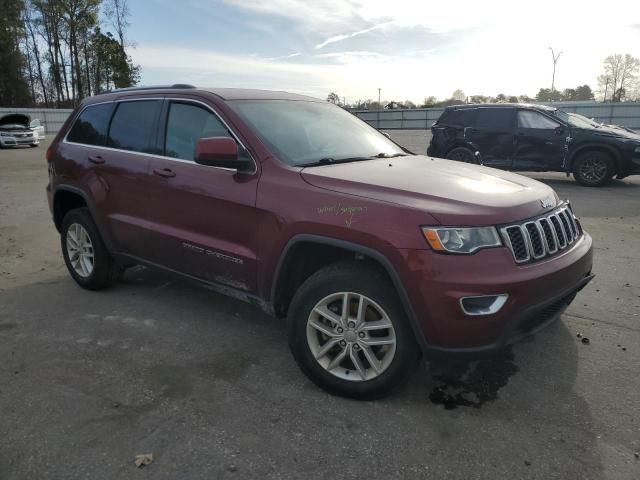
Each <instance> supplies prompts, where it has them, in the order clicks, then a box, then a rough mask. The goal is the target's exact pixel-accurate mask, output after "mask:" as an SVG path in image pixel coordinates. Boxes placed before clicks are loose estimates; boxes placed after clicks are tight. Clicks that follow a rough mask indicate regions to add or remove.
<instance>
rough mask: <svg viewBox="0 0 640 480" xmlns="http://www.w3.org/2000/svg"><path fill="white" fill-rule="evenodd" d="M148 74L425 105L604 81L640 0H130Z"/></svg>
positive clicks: (634, 22) (134, 36) (635, 28)
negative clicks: (455, 96)
mask: <svg viewBox="0 0 640 480" xmlns="http://www.w3.org/2000/svg"><path fill="white" fill-rule="evenodd" d="M129 3H130V7H131V13H132V16H131V24H132V25H131V27H130V31H129V37H130V39H131V40H132V41H133V42H135V44H136V46H135V50H133V51H132V55H133V58H134V61H135V62H136V63H139V64H140V65H141V66H142V83H144V84H158V83H173V82H188V83H194V84H196V85H199V86H214V87H222V86H234V87H247V88H265V89H277V90H287V91H291V92H297V93H304V94H308V95H312V96H316V97H321V98H325V97H326V96H327V94H328V93H329V92H331V91H335V92H337V93H338V94H339V95H340V96H341V97H342V96H344V97H346V98H347V101H354V100H356V99H358V98H361V99H365V98H373V99H376V98H377V95H378V91H377V89H378V87H380V88H382V97H383V99H389V100H391V99H394V100H405V99H409V100H412V101H414V102H416V103H417V102H421V101H422V100H423V99H424V97H426V96H429V95H434V96H436V97H439V98H446V97H449V96H450V95H451V93H452V92H453V91H454V90H455V89H458V88H461V89H462V90H464V92H465V93H466V94H467V95H475V94H483V95H496V94H498V93H505V94H512V95H520V94H528V95H531V96H533V95H535V93H536V92H537V91H538V89H539V88H540V87H547V88H549V87H550V86H551V71H552V61H551V52H550V51H549V50H548V47H549V46H553V47H554V49H556V51H558V50H562V51H563V53H562V55H561V57H560V60H559V62H558V68H557V71H556V88H558V89H564V88H569V87H572V88H573V87H575V86H577V85H582V84H585V83H587V84H589V85H591V86H592V88H594V89H595V88H596V86H597V85H596V77H597V76H598V74H599V73H601V69H602V60H603V59H604V57H605V56H607V55H609V54H611V53H616V52H618V53H631V54H633V55H634V56H637V57H640V1H639V0H635V1H627V0H622V1H615V2H597V3H596V2H587V1H563V0H554V1H548V0H536V1H529V2H517V1H511V2H504V1H492V0H480V1H468V2H467V1H456V2H452V1H444V0H441V1H426V0H393V1H391V0H307V1H304V0H180V1H175V0H130V1H129Z"/></svg>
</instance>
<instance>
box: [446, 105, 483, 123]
mask: <svg viewBox="0 0 640 480" xmlns="http://www.w3.org/2000/svg"><path fill="white" fill-rule="evenodd" d="M477 111H478V109H477V108H463V109H456V110H445V112H444V113H443V114H442V117H440V120H438V123H439V124H441V125H456V126H461V127H470V126H473V125H474V123H475V117H476V112H477Z"/></svg>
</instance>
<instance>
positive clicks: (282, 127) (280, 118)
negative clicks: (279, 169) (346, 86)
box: [229, 100, 404, 166]
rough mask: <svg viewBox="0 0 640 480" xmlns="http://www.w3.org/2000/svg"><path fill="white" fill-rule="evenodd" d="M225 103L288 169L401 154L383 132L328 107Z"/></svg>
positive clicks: (275, 102) (291, 102)
mask: <svg viewBox="0 0 640 480" xmlns="http://www.w3.org/2000/svg"><path fill="white" fill-rule="evenodd" d="M229 103H230V104H231V105H232V107H233V108H234V110H235V111H236V112H237V113H238V114H239V115H240V116H241V117H242V118H243V119H244V120H245V121H246V122H247V123H248V124H249V125H250V126H251V127H252V128H253V130H254V131H255V132H256V133H257V134H258V136H259V137H260V138H261V139H262V140H263V141H264V142H265V143H266V144H267V145H268V146H269V147H270V148H271V149H272V150H273V151H274V153H275V154H276V155H278V157H279V158H280V159H281V160H282V161H284V162H286V163H288V164H289V165H293V166H302V165H310V164H314V163H316V162H317V163H320V164H321V163H332V162H334V161H335V162H340V161H341V160H342V161H350V160H365V159H369V158H375V157H383V156H396V155H403V154H404V152H403V150H402V149H401V148H400V147H399V146H397V145H396V144H395V143H393V142H392V141H391V140H389V139H388V138H387V137H385V136H384V135H383V134H382V133H380V132H378V131H377V130H376V129H374V128H372V127H370V126H369V125H367V124H366V123H364V122H363V121H362V120H360V119H358V118H356V117H355V116H354V115H352V114H350V113H349V112H346V111H345V110H343V109H342V108H340V107H337V106H335V105H332V104H330V103H321V102H307V101H294V100H235V101H232V102H229Z"/></svg>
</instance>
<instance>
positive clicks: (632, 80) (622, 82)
mask: <svg viewBox="0 0 640 480" xmlns="http://www.w3.org/2000/svg"><path fill="white" fill-rule="evenodd" d="M639 73H640V59H638V58H636V57H634V56H632V55H630V54H628V53H627V54H625V55H622V54H621V53H616V54H615V55H609V56H608V57H607V58H605V59H604V73H603V74H602V75H600V76H599V77H598V85H599V87H600V91H601V92H603V93H604V94H605V96H606V93H607V92H611V101H612V102H620V101H622V99H623V98H624V97H625V94H626V92H629V91H632V90H634V88H637V81H638V74H639Z"/></svg>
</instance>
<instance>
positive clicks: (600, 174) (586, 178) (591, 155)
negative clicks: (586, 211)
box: [573, 150, 616, 187]
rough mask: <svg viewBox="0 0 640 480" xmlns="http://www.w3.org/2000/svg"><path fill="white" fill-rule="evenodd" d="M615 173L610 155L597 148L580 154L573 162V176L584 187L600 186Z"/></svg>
mask: <svg viewBox="0 0 640 480" xmlns="http://www.w3.org/2000/svg"><path fill="white" fill-rule="evenodd" d="M615 173H616V172H615V168H614V164H613V160H612V159H611V157H610V156H609V155H608V154H607V153H605V152H600V151H598V150H593V151H590V152H585V153H583V154H581V155H580V156H579V157H578V158H577V159H576V161H575V162H574V163H573V178H575V180H576V182H578V183H579V184H580V185H582V186H584V187H601V186H602V185H605V184H606V183H607V182H608V181H609V180H611V178H612V177H613V176H614V175H615Z"/></svg>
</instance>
